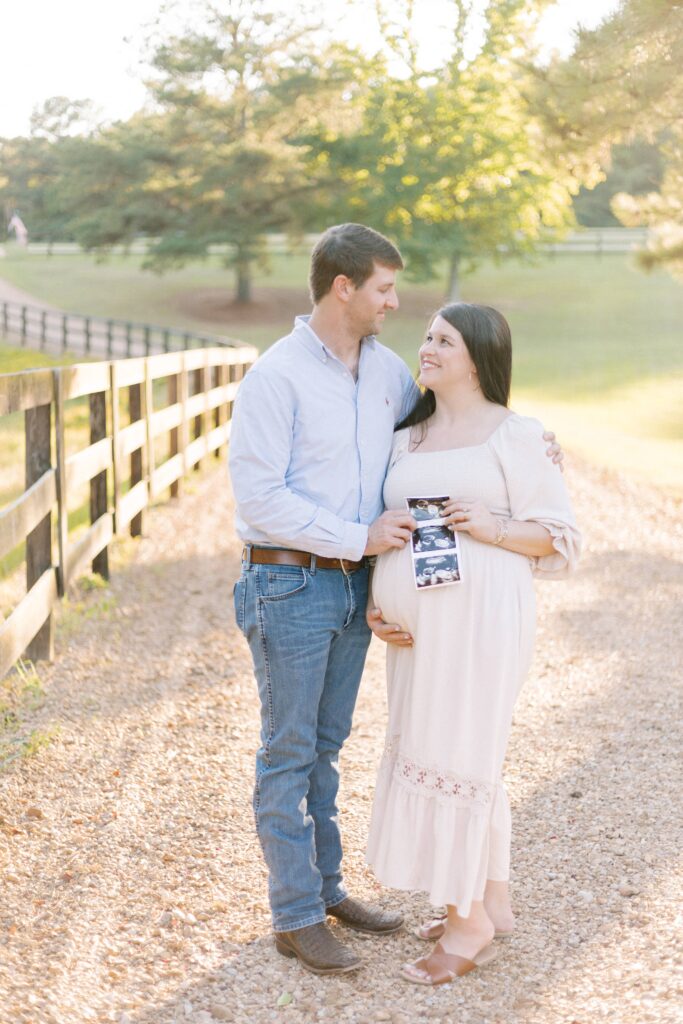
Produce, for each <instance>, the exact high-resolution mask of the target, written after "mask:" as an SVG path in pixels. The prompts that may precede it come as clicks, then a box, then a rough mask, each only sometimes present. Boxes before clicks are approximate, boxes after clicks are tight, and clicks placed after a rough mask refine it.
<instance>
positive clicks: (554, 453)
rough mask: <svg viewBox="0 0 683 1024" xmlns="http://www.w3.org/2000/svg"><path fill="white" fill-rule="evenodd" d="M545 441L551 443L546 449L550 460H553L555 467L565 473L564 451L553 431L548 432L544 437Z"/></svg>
mask: <svg viewBox="0 0 683 1024" xmlns="http://www.w3.org/2000/svg"><path fill="white" fill-rule="evenodd" d="M543 440H544V441H549V442H550V444H549V445H548V448H547V449H546V455H547V456H548V458H549V459H552V460H553V462H554V463H555V465H556V466H559V467H560V470H561V472H563V473H564V462H563V461H562V460H563V459H564V452H563V451H562V448H561V446H560V444H559V443H558V442H557V441H556V440H555V435H554V433H553V432H552V430H546V432H545V434H544V435H543Z"/></svg>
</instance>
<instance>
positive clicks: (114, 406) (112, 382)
mask: <svg viewBox="0 0 683 1024" xmlns="http://www.w3.org/2000/svg"><path fill="white" fill-rule="evenodd" d="M118 378H119V371H118V363H117V362H116V360H115V359H114V360H113V361H112V364H111V366H110V367H109V386H110V388H111V465H112V479H113V491H114V533H116V534H118V533H119V532H120V530H119V514H120V512H119V503H120V501H121V460H120V458H119V430H120V429H121V415H120V412H119V380H118Z"/></svg>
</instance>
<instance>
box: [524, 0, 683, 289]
mask: <svg viewBox="0 0 683 1024" xmlns="http://www.w3.org/2000/svg"><path fill="white" fill-rule="evenodd" d="M681 67H683V2H682V0H622V2H621V4H620V6H619V8H618V9H617V11H616V12H615V14H614V15H613V16H612V17H610V18H608V19H607V20H606V21H604V22H603V24H602V25H600V26H598V28H596V29H594V30H592V31H582V32H581V33H579V36H578V40H577V46H576V49H575V51H574V53H573V54H572V56H571V57H570V58H569V59H567V60H564V61H560V60H556V61H554V62H553V63H551V64H550V66H549V67H548V68H547V69H546V70H545V71H543V72H542V73H540V72H539V75H538V78H539V81H540V82H541V86H542V88H541V90H540V93H541V95H542V103H543V108H544V116H545V118H546V122H547V123H548V124H549V125H550V126H551V127H552V130H553V131H555V132H557V133H558V134H561V135H562V136H563V137H564V138H566V139H567V140H569V141H570V142H571V144H572V145H575V146H577V147H578V148H584V149H585V148H586V147H588V148H590V147H593V148H594V149H601V150H602V152H603V154H605V153H606V152H607V150H608V148H609V146H610V145H611V144H612V143H614V142H630V141H632V140H633V139H634V137H636V136H638V135H640V136H642V137H643V138H645V139H648V140H650V141H655V140H657V139H659V140H660V149H661V154H662V158H663V161H664V173H663V177H662V181H661V185H660V190H659V193H656V192H654V191H653V192H650V193H648V194H647V195H645V196H641V197H637V196H636V194H635V193H634V192H632V191H630V190H629V191H628V192H627V191H624V192H622V193H619V194H617V195H615V197H614V199H613V201H612V209H613V210H614V212H615V214H616V215H617V217H618V218H619V219H620V220H621V221H622V222H623V223H626V224H637V223H646V224H648V225H649V226H650V227H651V242H650V246H649V249H648V251H647V252H646V253H644V254H643V257H642V262H643V263H644V264H645V265H647V266H654V265H658V264H669V265H672V266H674V267H676V268H677V269H679V270H680V271H681V272H683V118H682V116H681V110H683V75H681Z"/></svg>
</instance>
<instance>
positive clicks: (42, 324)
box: [40, 309, 47, 351]
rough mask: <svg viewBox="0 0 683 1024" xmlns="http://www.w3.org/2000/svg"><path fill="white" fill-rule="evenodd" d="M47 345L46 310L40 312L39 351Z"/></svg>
mask: <svg viewBox="0 0 683 1024" xmlns="http://www.w3.org/2000/svg"><path fill="white" fill-rule="evenodd" d="M46 343H47V310H46V309H44V310H42V312H41V314H40V348H41V351H43V350H44V349H45V345H46Z"/></svg>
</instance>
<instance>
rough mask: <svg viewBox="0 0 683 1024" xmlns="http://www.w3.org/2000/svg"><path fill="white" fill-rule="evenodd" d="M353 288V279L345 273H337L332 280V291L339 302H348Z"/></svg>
mask: <svg viewBox="0 0 683 1024" xmlns="http://www.w3.org/2000/svg"><path fill="white" fill-rule="evenodd" d="M355 290H356V289H355V285H354V283H353V281H352V280H351V278H350V277H347V276H346V274H337V276H336V277H335V279H334V281H333V282H332V291H333V292H334V294H335V295H336V297H337V298H338V299H339V301H340V302H348V301H349V299H350V298H351V296H352V294H353V293H354V291H355Z"/></svg>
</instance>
